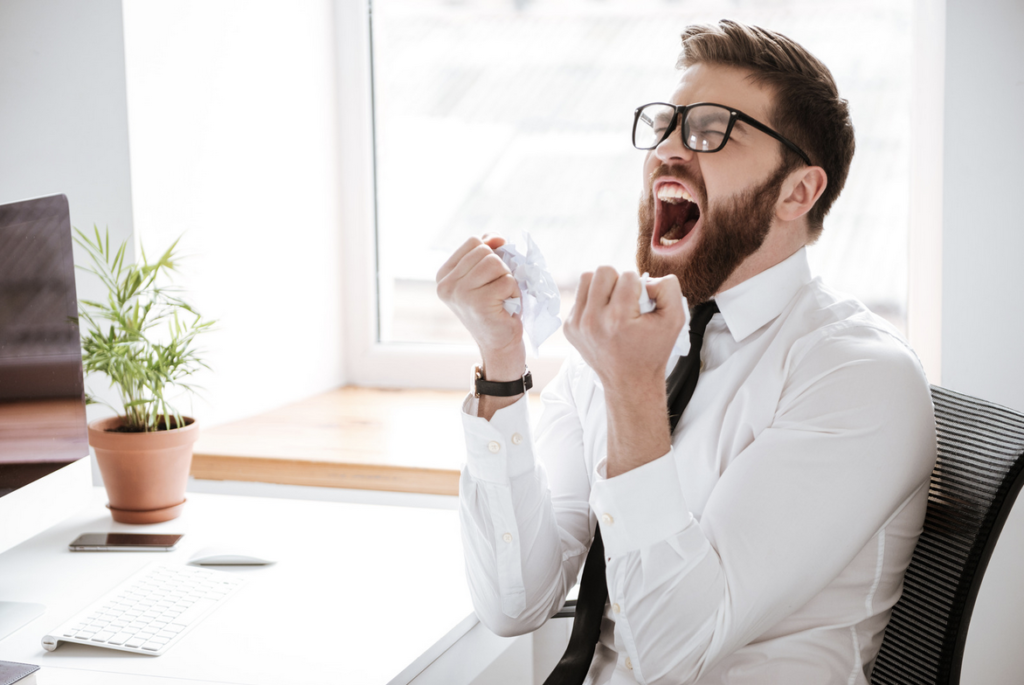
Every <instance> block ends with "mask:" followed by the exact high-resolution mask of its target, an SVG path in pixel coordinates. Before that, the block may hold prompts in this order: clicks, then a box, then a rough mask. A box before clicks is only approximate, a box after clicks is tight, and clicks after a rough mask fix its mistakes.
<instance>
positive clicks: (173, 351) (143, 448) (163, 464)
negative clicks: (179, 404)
mask: <svg viewBox="0 0 1024 685" xmlns="http://www.w3.org/2000/svg"><path fill="white" fill-rule="evenodd" d="M93 230H94V233H95V235H94V236H90V235H88V234H87V233H84V232H82V231H80V230H78V229H77V228H76V229H75V233H76V236H75V242H76V243H78V244H79V245H80V246H81V247H82V248H84V249H85V251H86V252H87V253H88V255H89V257H90V259H91V261H92V266H88V267H79V268H82V269H84V270H85V271H88V272H90V273H92V274H95V275H96V276H98V277H99V279H100V280H101V281H102V282H103V285H104V286H105V287H106V290H107V300H106V302H94V301H90V300H81V301H80V302H79V320H80V323H81V322H83V321H84V322H85V327H84V328H85V330H83V331H82V333H81V337H82V367H83V370H84V371H85V373H86V374H89V373H94V372H99V373H101V374H103V375H105V376H106V377H107V378H108V379H109V381H110V386H111V387H112V388H115V389H116V390H117V393H118V395H119V396H120V401H121V407H122V409H123V413H122V412H121V411H119V410H118V409H117V408H116V407H113V406H112V405H110V404H107V403H106V402H103V404H107V406H108V407H111V409H113V410H114V412H115V413H116V414H117V416H114V417H112V418H107V419H100V420H98V421H93V422H91V423H90V424H89V444H90V445H91V446H92V447H93V448H94V449H95V450H96V460H97V462H99V467H100V472H101V473H102V474H103V482H104V485H105V486H106V488H107V496H108V497H109V499H110V503H109V504H108V505H107V506H108V507H109V508H110V513H111V515H112V516H113V517H114V520H115V521H119V522H121V523H157V522H160V521H168V520H170V519H173V518H175V517H177V516H178V515H179V514H180V513H181V510H182V508H183V507H184V504H185V486H186V484H187V482H188V474H189V468H190V466H191V464H192V445H193V443H195V441H196V438H197V437H198V436H199V424H198V423H197V422H196V420H195V419H194V418H192V417H190V416H182V415H181V413H180V412H179V411H178V410H177V409H176V408H175V407H173V406H172V405H171V404H170V402H168V396H169V395H170V394H171V393H172V392H173V391H174V390H176V389H181V390H183V391H185V392H186V393H190V394H191V393H195V391H196V387H195V386H193V385H191V384H190V383H189V377H190V376H191V375H192V374H194V373H196V372H197V371H198V370H199V369H200V367H206V364H204V363H203V362H202V360H200V359H199V357H198V356H197V353H196V350H195V349H194V342H195V338H196V336H197V335H198V334H200V333H202V332H203V331H205V330H206V329H208V328H209V327H210V326H212V325H213V323H214V322H213V321H204V320H203V319H202V317H201V316H200V315H199V313H198V312H196V311H195V310H194V309H193V308H192V307H191V306H190V305H189V304H187V303H186V302H185V301H184V300H182V299H181V297H179V293H180V291H179V290H178V289H177V288H173V287H170V286H164V285H161V283H163V281H164V279H163V278H162V277H163V276H164V275H169V273H170V272H173V271H175V270H176V258H177V255H176V253H175V249H176V248H177V245H178V240H175V241H174V243H173V244H172V245H171V246H170V248H168V249H167V251H166V252H164V254H163V256H161V257H160V258H159V259H158V260H156V261H155V262H153V263H149V262H148V261H147V260H146V252H145V250H141V253H142V259H141V263H138V264H127V263H126V261H125V251H126V247H127V241H126V242H124V243H121V246H120V247H119V248H118V249H117V251H116V252H111V249H110V235H109V231H107V234H106V236H104V237H101V236H100V232H99V229H98V228H96V227H95V226H94V227H93ZM179 240H180V238H179ZM206 368H208V367H206ZM97 401H98V400H96V398H95V397H94V396H93V395H91V394H89V393H86V402H87V403H95V402H97Z"/></svg>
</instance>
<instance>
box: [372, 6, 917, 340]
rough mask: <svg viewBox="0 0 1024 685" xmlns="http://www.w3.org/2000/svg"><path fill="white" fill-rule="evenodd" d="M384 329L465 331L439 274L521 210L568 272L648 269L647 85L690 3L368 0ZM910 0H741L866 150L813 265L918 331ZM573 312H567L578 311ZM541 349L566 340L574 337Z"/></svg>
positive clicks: (566, 279)
mask: <svg viewBox="0 0 1024 685" xmlns="http://www.w3.org/2000/svg"><path fill="white" fill-rule="evenodd" d="M371 10H372V13H371V17H372V19H371V22H370V23H371V35H372V48H371V50H372V57H371V59H372V75H373V76H372V78H373V115H374V143H375V149H374V151H375V158H374V163H375V179H376V209H377V213H376V229H377V234H376V247H377V260H378V269H379V271H378V274H377V277H378V278H377V285H378V289H379V290H378V292H379V300H378V314H379V319H378V324H379V325H378V330H377V331H376V334H377V335H378V336H379V337H378V338H377V339H378V340H379V342H380V343H382V344H389V343H448V344H451V343H467V342H470V340H469V338H468V334H466V333H465V331H464V330H463V329H462V327H461V325H460V324H459V322H458V321H457V320H456V319H455V317H454V316H453V315H452V314H451V313H450V312H449V311H448V310H447V308H445V307H444V305H443V304H442V303H441V302H439V301H438V300H437V298H436V296H435V294H434V274H435V273H436V270H437V268H438V267H439V266H440V264H441V263H442V262H443V261H444V259H445V258H446V257H447V256H448V255H449V254H450V253H451V251H452V250H454V249H455V248H456V247H457V246H458V245H459V244H461V243H462V242H463V241H464V240H465V239H466V238H467V237H468V236H469V235H479V234H480V233H482V232H484V231H489V232H495V231H498V232H501V233H502V234H503V235H505V236H512V235H514V234H515V232H516V231H517V230H519V229H526V230H529V231H530V232H531V234H532V235H533V236H534V238H535V239H536V241H537V242H538V244H539V245H540V247H541V249H542V250H543V251H544V252H545V254H546V256H547V258H548V263H549V266H550V267H551V269H552V271H553V273H554V275H555V277H556V279H557V281H558V282H559V285H560V288H561V289H562V291H563V315H564V314H565V313H567V312H568V309H569V307H570V306H571V304H572V299H573V297H572V295H573V291H574V289H575V285H576V282H577V279H578V276H579V273H580V272H582V271H584V270H587V269H592V268H593V267H595V266H597V265H599V264H612V265H613V266H615V267H616V268H619V269H630V268H634V265H633V264H634V262H633V256H634V251H635V243H636V207H637V199H638V195H639V190H640V180H641V179H640V169H641V164H642V160H643V153H641V152H639V151H637V150H634V149H633V148H632V146H631V145H630V140H629V129H630V125H631V123H632V112H633V109H634V108H635V107H636V105H638V104H642V103H644V102H649V101H652V100H664V99H666V98H667V97H668V95H669V93H671V90H672V87H673V85H674V82H675V80H676V78H677V74H676V72H675V69H674V64H675V60H676V57H677V54H678V51H679V34H680V33H681V31H682V28H683V27H684V26H686V25H687V24H690V23H694V22H708V21H715V20H717V19H718V18H719V16H720V15H721V14H722V10H721V9H720V8H718V7H713V8H712V9H711V13H709V12H708V11H705V10H703V9H701V8H700V7H699V6H698V7H697V8H696V9H694V5H693V4H692V3H682V2H670V1H662V0H659V1H647V2H640V1H637V0H602V1H600V2H597V1H590V2H588V1H579V0H577V1H573V2H568V1H558V0H535V1H532V2H531V1H529V0H516V1H512V0H508V1H500V2H499V1H497V0H465V1H463V2H458V3H454V2H449V1H446V0H372V2H371ZM910 13H911V3H910V2H909V0H901V1H899V2H892V1H890V0H872V1H869V2H865V1H864V0H856V1H844V0H839V1H837V2H830V3H828V4H827V5H822V4H821V3H815V2H807V1H806V0H803V1H800V0H792V1H786V0H778V1H776V2H772V3H765V2H763V1H755V0H738V1H737V2H733V3H730V7H729V10H728V13H727V14H728V16H729V17H730V18H734V19H736V20H739V21H743V22H747V23H753V24H757V25H761V26H765V27H769V28H772V29H774V30H778V31H780V32H782V33H784V34H786V35H788V36H790V37H792V38H793V39H794V40H797V41H798V42H800V43H801V44H802V45H804V46H805V47H806V48H808V49H809V50H810V51H811V52H812V53H814V54H815V55H816V56H818V57H819V58H820V59H822V61H823V62H825V64H826V65H828V67H829V68H830V69H831V70H832V73H833V75H834V77H835V79H836V81H837V83H838V86H839V90H840V94H841V95H842V96H843V97H845V98H847V99H848V100H849V101H850V103H851V111H852V115H853V121H854V125H855V126H856V129H857V153H856V155H855V159H854V162H853V166H852V168H851V171H850V176H849V179H848V181H847V184H846V187H845V189H844V191H843V194H842V196H841V197H840V199H839V200H838V201H837V203H836V205H835V206H834V207H833V209H832V211H831V213H830V215H829V216H828V217H827V218H826V221H825V231H824V234H823V236H822V238H821V240H820V241H819V242H818V243H817V244H816V245H815V246H813V247H812V248H811V249H810V258H811V263H812V269H813V270H814V271H815V272H816V273H818V274H820V275H822V276H823V278H824V279H825V280H826V282H828V283H830V284H831V285H832V286H833V287H835V288H836V289H838V290H842V291H845V292H849V293H851V294H853V295H855V296H857V297H859V298H860V299H861V300H862V301H863V302H864V303H865V304H866V305H867V306H869V307H870V308H871V309H872V310H874V311H875V312H877V313H878V314H880V315H882V316H884V317H886V318H887V319H889V320H890V321H892V322H893V323H894V324H896V326H897V327H899V328H901V329H903V330H904V331H905V330H906V291H907V249H906V243H907V223H908V190H909V181H908V173H909V171H908V170H909V142H908V138H909V136H908V132H909V115H910V95H909V94H910V72H911V64H910V56H911V47H910V25H911V16H910ZM563 318H564V316H563ZM545 348H546V350H545V351H546V352H547V353H553V354H557V353H559V352H560V351H561V352H562V353H564V351H565V349H566V343H565V342H564V339H561V338H560V337H559V338H558V339H555V338H552V340H551V341H549V342H548V343H546V344H545Z"/></svg>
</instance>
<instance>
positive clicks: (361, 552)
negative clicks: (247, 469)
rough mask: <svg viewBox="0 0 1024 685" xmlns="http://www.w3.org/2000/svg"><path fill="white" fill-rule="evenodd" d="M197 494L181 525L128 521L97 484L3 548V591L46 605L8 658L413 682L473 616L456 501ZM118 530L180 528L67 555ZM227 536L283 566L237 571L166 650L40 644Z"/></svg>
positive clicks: (187, 673)
mask: <svg viewBox="0 0 1024 685" xmlns="http://www.w3.org/2000/svg"><path fill="white" fill-rule="evenodd" d="M188 498H189V501H188V504H187V505H186V507H185V513H184V514H183V515H182V516H181V517H180V518H178V519H176V520H174V521H169V522H167V523H162V524H159V525H155V526H128V525H123V524H118V523H114V522H113V520H112V519H111V518H110V515H109V514H108V513H107V511H106V510H105V508H104V504H105V503H106V501H107V499H106V494H105V493H104V491H103V489H102V488H97V489H96V492H95V496H94V499H93V504H92V505H91V506H90V507H89V508H88V509H86V510H84V511H83V512H81V513H80V514H78V515H77V516H74V517H72V518H70V519H68V520H66V521H65V522H64V523H62V524H60V525H58V526H54V527H53V528H51V529H50V530H47V531H46V532H45V533H42V534H40V535H37V536H36V537H34V538H32V539H31V540H28V541H26V542H24V543H23V544H21V545H19V546H18V547H15V548H14V549H12V550H10V551H8V552H5V553H4V554H2V555H0V599H3V600H16V601H25V602H41V603H43V604H45V605H46V606H47V612H46V614H44V615H43V616H41V617H40V618H38V619H36V620H35V621H33V622H32V623H29V624H28V625H27V626H25V627H23V628H22V629H21V630H19V631H17V632H16V633H14V634H13V635H11V636H10V637H8V638H7V639H6V640H3V641H2V642H0V659H5V660H10V661H22V662H26V663H32V664H39V665H40V666H42V669H41V670H40V671H39V672H38V674H37V682H38V683H40V685H50V684H54V685H56V684H62V683H76V685H89V684H91V683H104V684H105V685H121V684H122V683H124V684H127V683H132V684H137V685H145V684H149V683H152V684H154V685H155V684H156V683H159V684H160V685H168V683H172V682H175V681H182V682H188V683H190V685H200V684H201V683H247V684H248V683H251V684H256V683H273V684H275V685H277V684H280V683H354V684H359V685H362V684H376V683H379V684H380V685H385V684H387V683H390V682H392V681H393V680H394V681H395V682H396V683H397V682H402V681H404V680H407V679H408V677H409V676H410V670H409V668H408V667H409V666H410V664H413V663H414V662H415V663H418V664H423V663H429V662H430V661H431V660H432V658H433V657H432V656H429V655H430V654H435V655H436V654H438V653H439V652H440V651H443V648H444V647H446V646H447V645H450V644H451V643H453V642H454V640H455V639H456V638H458V637H460V636H461V634H463V633H466V632H467V631H468V630H470V629H471V628H473V627H474V625H475V624H476V621H475V618H469V617H470V615H471V614H472V605H471V604H470V600H469V593H468V590H467V588H466V580H465V571H464V568H463V560H462V548H461V541H460V537H459V526H458V514H457V512H455V511H450V510H437V509H416V508H411V507H384V506H377V505H370V504H345V503H335V502H314V501H298V500H283V499H264V498H250V497H232V496H227V495H209V494H197V493H189V494H188ZM109 530H146V531H154V532H155V531H167V532H182V533H185V537H184V539H183V540H182V541H181V543H180V545H179V550H178V551H175V552H171V553H72V552H69V551H68V543H69V542H71V541H72V540H73V539H75V537H77V536H78V535H79V533H83V532H91V531H96V532H104V531H109ZM227 542H231V543H238V544H239V545H240V546H242V547H245V548H251V549H252V550H253V551H254V552H257V553H260V552H263V553H265V554H268V555H276V557H275V558H277V559H279V563H278V564H276V565H275V566H268V567H255V568H239V569H236V570H233V571H232V573H242V574H245V575H246V576H247V577H248V578H249V579H250V582H249V583H248V584H247V585H246V586H245V587H244V588H242V590H241V591H240V592H238V593H237V594H236V595H234V596H233V597H232V598H231V599H230V600H229V601H228V602H227V603H226V604H225V605H224V606H222V607H220V608H219V609H217V610H216V611H215V612H214V613H213V614H211V615H209V616H208V617H206V619H205V620H203V621H202V622H201V623H200V624H199V625H198V626H196V627H195V628H194V629H193V630H192V631H191V632H190V633H188V635H186V636H185V637H184V638H183V640H182V642H181V643H179V644H178V645H176V646H175V647H174V648H173V649H171V650H170V651H168V652H167V654H165V655H163V656H159V657H150V656H143V655H137V654H131V653H128V652H117V651H114V650H108V649H98V648H94V647H87V646H84V645H75V644H66V643H65V644H62V645H61V646H60V647H59V648H58V649H57V650H56V651H55V652H47V651H45V650H44V649H43V648H42V646H41V645H40V638H41V637H42V636H43V635H44V634H45V633H46V632H47V631H49V630H51V629H52V628H54V627H56V626H57V625H59V624H60V623H61V622H63V621H64V620H66V619H68V618H70V617H71V616H72V615H73V614H75V613H76V612H77V611H79V610H81V609H82V608H84V606H85V605H87V604H88V603H90V602H92V601H93V600H95V599H96V598H98V597H99V596H100V595H102V594H103V593H105V592H106V591H107V590H109V589H110V588H111V587H113V586H114V585H116V584H117V583H118V582H120V581H121V580H123V579H124V578H125V577H127V576H129V575H130V574H131V573H133V572H134V571H135V570H136V569H138V568H139V567H141V566H142V565H144V564H146V563H148V562H150V561H154V560H157V561H167V562H170V563H185V562H186V561H187V560H188V557H189V556H191V554H192V553H193V552H194V551H195V550H197V549H199V548H200V547H205V546H208V545H214V544H222V543H227ZM424 654H426V655H428V656H427V657H425V656H424ZM403 670H404V671H406V672H405V674H402V672H403ZM413 670H415V669H413ZM400 674H402V676H401V677H399V676H400ZM169 679H170V680H169Z"/></svg>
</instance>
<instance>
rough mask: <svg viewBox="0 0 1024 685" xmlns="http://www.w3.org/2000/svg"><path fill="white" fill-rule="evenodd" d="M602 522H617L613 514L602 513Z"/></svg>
mask: <svg viewBox="0 0 1024 685" xmlns="http://www.w3.org/2000/svg"><path fill="white" fill-rule="evenodd" d="M601 522H602V523H607V524H609V525H611V524H612V523H615V519H613V518H612V515H611V514H601Z"/></svg>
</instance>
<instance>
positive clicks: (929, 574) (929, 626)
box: [871, 386, 1024, 685]
mask: <svg viewBox="0 0 1024 685" xmlns="http://www.w3.org/2000/svg"><path fill="white" fill-rule="evenodd" d="M932 402H933V403H934V405H935V423H936V424H937V427H938V433H939V455H938V461H937V463H936V465H935V470H934V471H932V479H931V487H930V488H929V491H928V513H927V514H926V515H925V519H924V532H923V533H922V534H921V539H920V540H918V542H917V547H916V549H915V550H914V556H913V558H912V559H911V561H910V567H909V568H908V569H907V575H906V577H905V578H904V581H903V596H902V597H900V601H899V602H897V603H896V606H895V607H893V612H892V619H891V620H890V621H889V625H888V627H887V628H886V630H885V638H884V639H883V640H882V647H881V650H880V651H879V653H878V658H877V660H876V661H875V669H874V671H873V672H872V674H871V682H872V685H909V684H911V683H913V684H914V685H919V684H921V683H928V684H929V685H931V684H933V683H934V685H957V684H958V683H959V682H960V667H961V666H962V664H963V659H964V645H965V644H966V642H967V628H968V627H969V626H970V623H971V612H972V611H974V601H975V599H977V597H978V588H979V587H981V579H982V577H983V576H984V575H985V569H986V567H988V561H989V559H990V558H991V556H992V550H993V548H994V547H995V546H996V540H998V539H999V533H1000V532H1001V531H1002V529H1003V524H1004V523H1005V522H1006V517H1007V515H1008V514H1009V513H1010V508H1011V507H1012V506H1013V502H1014V500H1016V499H1017V493H1019V492H1020V489H1021V485H1024V414H1021V413H1019V412H1016V411H1013V410H1012V409H1007V408H1006V407H1000V406H999V405H996V404H992V403H991V402H985V401H984V400H979V399H976V398H974V397H969V396H967V395H961V394H960V393H956V392H952V391H950V390H946V389H944V388H939V387H936V386H932Z"/></svg>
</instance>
